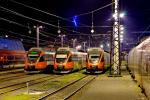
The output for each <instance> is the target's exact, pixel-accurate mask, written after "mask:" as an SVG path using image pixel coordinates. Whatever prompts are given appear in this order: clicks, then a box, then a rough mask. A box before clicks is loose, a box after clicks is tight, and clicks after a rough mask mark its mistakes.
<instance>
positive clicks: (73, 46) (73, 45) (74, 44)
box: [72, 39, 77, 48]
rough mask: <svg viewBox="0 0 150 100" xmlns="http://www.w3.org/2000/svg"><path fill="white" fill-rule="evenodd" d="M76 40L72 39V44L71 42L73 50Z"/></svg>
mask: <svg viewBox="0 0 150 100" xmlns="http://www.w3.org/2000/svg"><path fill="white" fill-rule="evenodd" d="M76 40H77V39H72V42H73V43H72V45H73V48H75V46H76Z"/></svg>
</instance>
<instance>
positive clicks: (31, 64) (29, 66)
mask: <svg viewBox="0 0 150 100" xmlns="http://www.w3.org/2000/svg"><path fill="white" fill-rule="evenodd" d="M40 54H41V51H40V50H37V49H36V50H33V49H32V50H29V51H28V54H27V57H28V58H27V61H26V63H25V68H24V70H25V71H27V72H33V71H34V72H35V71H39V70H40V69H43V68H42V67H43V65H42V64H40V63H39V60H41V59H40V58H41V57H40Z"/></svg>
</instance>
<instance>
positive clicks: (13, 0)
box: [9, 0, 114, 26]
mask: <svg viewBox="0 0 150 100" xmlns="http://www.w3.org/2000/svg"><path fill="white" fill-rule="evenodd" d="M9 1H11V2H13V3H16V4H19V5H22V6H24V7H27V8H30V9H33V10H36V11H39V12H41V13H44V14H47V15H50V16H53V17H56V18H59V19H62V20H65V21H69V22H73V23H74V21H72V20H70V19H67V18H63V17H60V16H58V15H55V14H52V13H49V12H46V11H43V10H40V9H37V8H35V7H31V6H29V5H26V4H23V3H20V2H17V1H15V0H9ZM113 3H114V2H111V3H110V4H107V5H105V6H103V7H100V8H97V9H95V10H92V11H89V12H86V13H82V14H78V15H76V17H79V16H82V15H87V14H91V13H95V12H97V11H99V10H102V9H104V8H107V7H109V6H111V5H112V4H113ZM70 18H72V17H70ZM79 24H80V25H84V26H86V25H85V24H82V23H79Z"/></svg>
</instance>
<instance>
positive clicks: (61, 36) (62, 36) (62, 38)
mask: <svg viewBox="0 0 150 100" xmlns="http://www.w3.org/2000/svg"><path fill="white" fill-rule="evenodd" d="M59 37H60V38H61V47H63V42H64V37H65V35H59Z"/></svg>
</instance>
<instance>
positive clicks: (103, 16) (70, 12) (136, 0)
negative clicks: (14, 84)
mask: <svg viewBox="0 0 150 100" xmlns="http://www.w3.org/2000/svg"><path fill="white" fill-rule="evenodd" d="M15 1H17V2H18V3H21V4H25V5H27V6H30V7H34V8H37V9H39V10H42V11H45V12H48V13H51V14H54V15H57V16H58V17H61V18H65V19H67V20H70V21H72V20H73V16H75V15H77V24H78V26H80V27H75V26H74V23H72V22H69V21H66V20H62V19H61V18H57V17H54V16H50V15H48V14H44V13H41V12H39V11H36V10H33V9H31V8H29V7H25V6H23V5H21V4H18V3H16V2H15ZM15 1H14V0H0V6H1V8H0V23H1V24H0V32H1V35H3V34H7V35H9V36H10V37H11V38H16V39H22V40H23V43H24V45H25V47H31V46H35V43H34V42H35V41H36V39H34V38H36V33H35V30H33V26H34V25H42V26H44V28H43V29H42V31H43V32H45V33H42V34H44V35H46V36H44V35H41V36H40V39H43V40H47V41H49V42H48V43H47V42H45V41H42V40H41V41H40V42H41V43H46V44H43V45H47V44H49V43H54V41H55V42H56V43H58V42H60V38H59V37H58V33H57V29H58V28H57V25H58V20H59V21H60V27H64V28H67V30H62V32H63V34H66V35H67V38H66V39H65V41H66V44H69V43H70V42H69V41H71V39H72V38H77V39H78V43H79V44H80V42H83V41H86V42H88V39H87V38H88V37H87V36H82V35H80V34H82V33H83V34H91V33H90V30H91V27H83V26H91V22H92V20H91V19H92V17H91V16H92V14H91V13H89V14H85V15H81V16H78V15H80V14H84V13H87V12H91V11H93V10H95V9H98V8H100V7H103V6H105V5H108V4H110V3H112V0H15ZM149 4H150V0H142V1H141V0H120V12H125V17H124V18H123V19H121V24H123V25H124V26H125V35H124V42H123V44H124V47H125V48H127V47H126V46H127V45H128V46H129V43H130V44H131V43H133V44H134V45H136V44H137V42H138V37H139V36H140V37H141V38H142V37H143V36H148V35H149V33H144V32H146V31H149V30H150V29H149V27H150V26H149V25H150V24H149V23H150V6H149ZM9 10H11V11H15V12H17V13H19V14H22V15H25V16H28V17H30V18H32V19H36V20H39V21H42V22H46V23H49V24H52V25H54V27H52V26H51V25H47V24H44V23H40V22H37V21H35V20H30V19H27V18H23V17H20V16H18V15H16V14H14V13H13V14H12V12H10V11H9ZM111 16H112V6H109V7H106V8H104V9H102V10H99V11H96V12H94V13H93V24H94V26H111V25H112V21H111V20H109V19H111ZM6 19H7V20H6ZM12 21H13V22H12ZM14 22H16V23H17V24H19V25H17V24H16V23H15V24H14ZM67 26H68V27H67ZM81 26H82V27H81ZM29 29H31V31H32V33H31V34H29V33H28V31H29ZM68 29H69V30H75V31H77V32H80V33H76V32H73V31H68ZM94 29H95V33H93V34H107V33H108V31H111V30H112V28H110V27H105V28H104V27H103V28H102V27H95V28H94ZM16 33H17V34H16ZM143 33H144V34H143ZM24 35H25V36H29V37H33V39H30V38H28V37H24ZM13 36H14V37H13ZM106 38H107V37H92V38H91V40H92V42H91V45H94V44H98V43H97V41H99V42H100V43H103V42H105V39H106ZM31 40H32V42H33V43H31V42H29V41H31ZM101 40H103V41H101ZM106 41H108V40H107V39H106ZM28 42H29V43H28ZM128 42H129V43H128ZM58 44H59V43H58ZM41 45H42V44H41ZM69 45H71V44H69ZM95 46H98V45H95ZM131 47H133V45H132V46H129V48H131Z"/></svg>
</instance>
